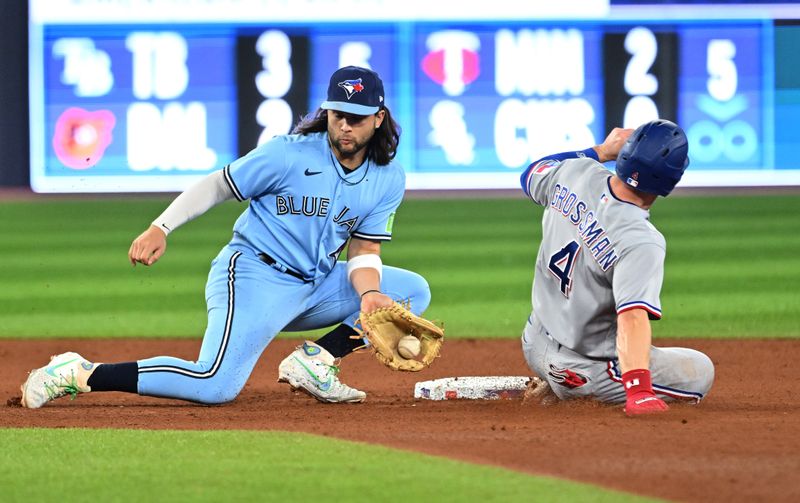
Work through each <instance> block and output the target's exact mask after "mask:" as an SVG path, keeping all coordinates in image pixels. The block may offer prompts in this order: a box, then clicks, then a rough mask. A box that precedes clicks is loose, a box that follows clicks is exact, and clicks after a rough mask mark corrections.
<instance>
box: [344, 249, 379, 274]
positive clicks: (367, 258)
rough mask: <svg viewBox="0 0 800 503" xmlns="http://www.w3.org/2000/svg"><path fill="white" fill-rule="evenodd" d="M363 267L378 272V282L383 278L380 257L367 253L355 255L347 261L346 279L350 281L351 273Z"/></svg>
mask: <svg viewBox="0 0 800 503" xmlns="http://www.w3.org/2000/svg"><path fill="white" fill-rule="evenodd" d="M364 267H370V268H372V269H375V270H376V271H378V279H379V280H380V279H381V277H382V276H383V262H382V261H381V257H380V255H376V254H374V253H367V254H365V255H356V256H355V257H353V258H351V259H350V260H348V261H347V279H348V280H349V279H350V276H351V275H352V274H353V271H355V270H356V269H362V268H364Z"/></svg>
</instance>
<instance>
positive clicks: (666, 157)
mask: <svg viewBox="0 0 800 503" xmlns="http://www.w3.org/2000/svg"><path fill="white" fill-rule="evenodd" d="M688 153H689V142H688V140H687V139H686V133H684V132H683V129H681V128H680V127H678V125H677V124H675V123H674V122H670V121H667V120H660V119H659V120H654V121H650V122H648V123H646V124H642V125H641V126H639V127H638V128H636V131H634V132H633V134H632V135H631V136H630V138H628V141H627V142H625V145H623V147H622V150H620V152H619V155H618V156H617V176H618V177H620V179H622V181H623V182H625V183H627V184H628V185H630V186H631V187H633V188H635V189H638V190H641V191H642V192H647V193H648V194H656V195H659V196H666V195H667V194H669V193H670V192H672V189H673V188H675V185H676V184H677V183H678V181H680V179H681V176H683V172H684V171H686V167H687V166H688V165H689V157H688Z"/></svg>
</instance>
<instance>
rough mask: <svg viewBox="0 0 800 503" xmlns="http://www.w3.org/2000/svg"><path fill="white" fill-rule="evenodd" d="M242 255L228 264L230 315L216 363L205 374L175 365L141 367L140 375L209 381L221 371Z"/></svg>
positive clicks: (234, 256) (236, 256) (229, 332)
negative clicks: (173, 376)
mask: <svg viewBox="0 0 800 503" xmlns="http://www.w3.org/2000/svg"><path fill="white" fill-rule="evenodd" d="M241 255H242V252H238V251H237V252H236V253H234V254H233V255H231V259H230V261H229V262H228V313H227V316H226V318H225V330H224V332H223V333H222V340H221V341H220V343H219V350H218V351H217V357H216V358H215V359H214V363H213V364H212V365H211V368H209V369H208V370H207V371H205V372H198V371H196V370H189V369H185V368H181V367H176V366H174V365H156V366H152V367H139V373H143V372H171V373H175V374H183V375H185V376H188V377H193V378H195V379H208V378H210V377H214V375H215V374H216V373H217V370H219V367H220V365H222V359H223V358H224V357H225V350H226V349H227V348H228V342H229V340H230V336H231V326H232V325H233V308H234V305H235V304H236V303H235V301H236V297H235V294H234V288H233V284H234V282H235V280H236V270H235V267H236V260H237V259H238V258H239V257H240V256H241Z"/></svg>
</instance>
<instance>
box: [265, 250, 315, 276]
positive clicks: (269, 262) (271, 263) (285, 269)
mask: <svg viewBox="0 0 800 503" xmlns="http://www.w3.org/2000/svg"><path fill="white" fill-rule="evenodd" d="M258 258H259V259H261V261H262V262H264V263H265V264H267V265H268V266H274V265H275V264H278V261H277V260H275V259H274V258H272V257H270V256H269V255H267V254H266V253H259V254H258ZM275 269H277V270H278V271H281V272H283V273H286V274H288V275H289V276H294V277H295V278H297V279H299V280H302V281H305V282H306V283H308V280H307V279H306V278H304V277H303V275H302V274H300V273H299V272H297V271H293V270H291V269H289V268H288V267H286V266H283V265H281V264H278V267H275Z"/></svg>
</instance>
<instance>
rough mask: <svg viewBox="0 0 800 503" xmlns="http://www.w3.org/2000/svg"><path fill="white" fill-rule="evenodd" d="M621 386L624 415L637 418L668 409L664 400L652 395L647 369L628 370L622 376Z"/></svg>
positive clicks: (651, 383) (651, 384) (651, 385)
mask: <svg viewBox="0 0 800 503" xmlns="http://www.w3.org/2000/svg"><path fill="white" fill-rule="evenodd" d="M622 385H623V386H625V395H626V396H627V397H628V399H627V400H626V402H625V414H627V415H628V416H639V415H642V414H653V413H655V412H663V411H665V410H668V409H669V406H667V404H666V403H664V400H662V399H660V398H658V397H657V396H656V394H655V393H653V381H652V380H651V378H650V371H649V370H647V369H636V370H629V371H627V372H625V373H624V374H622Z"/></svg>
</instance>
